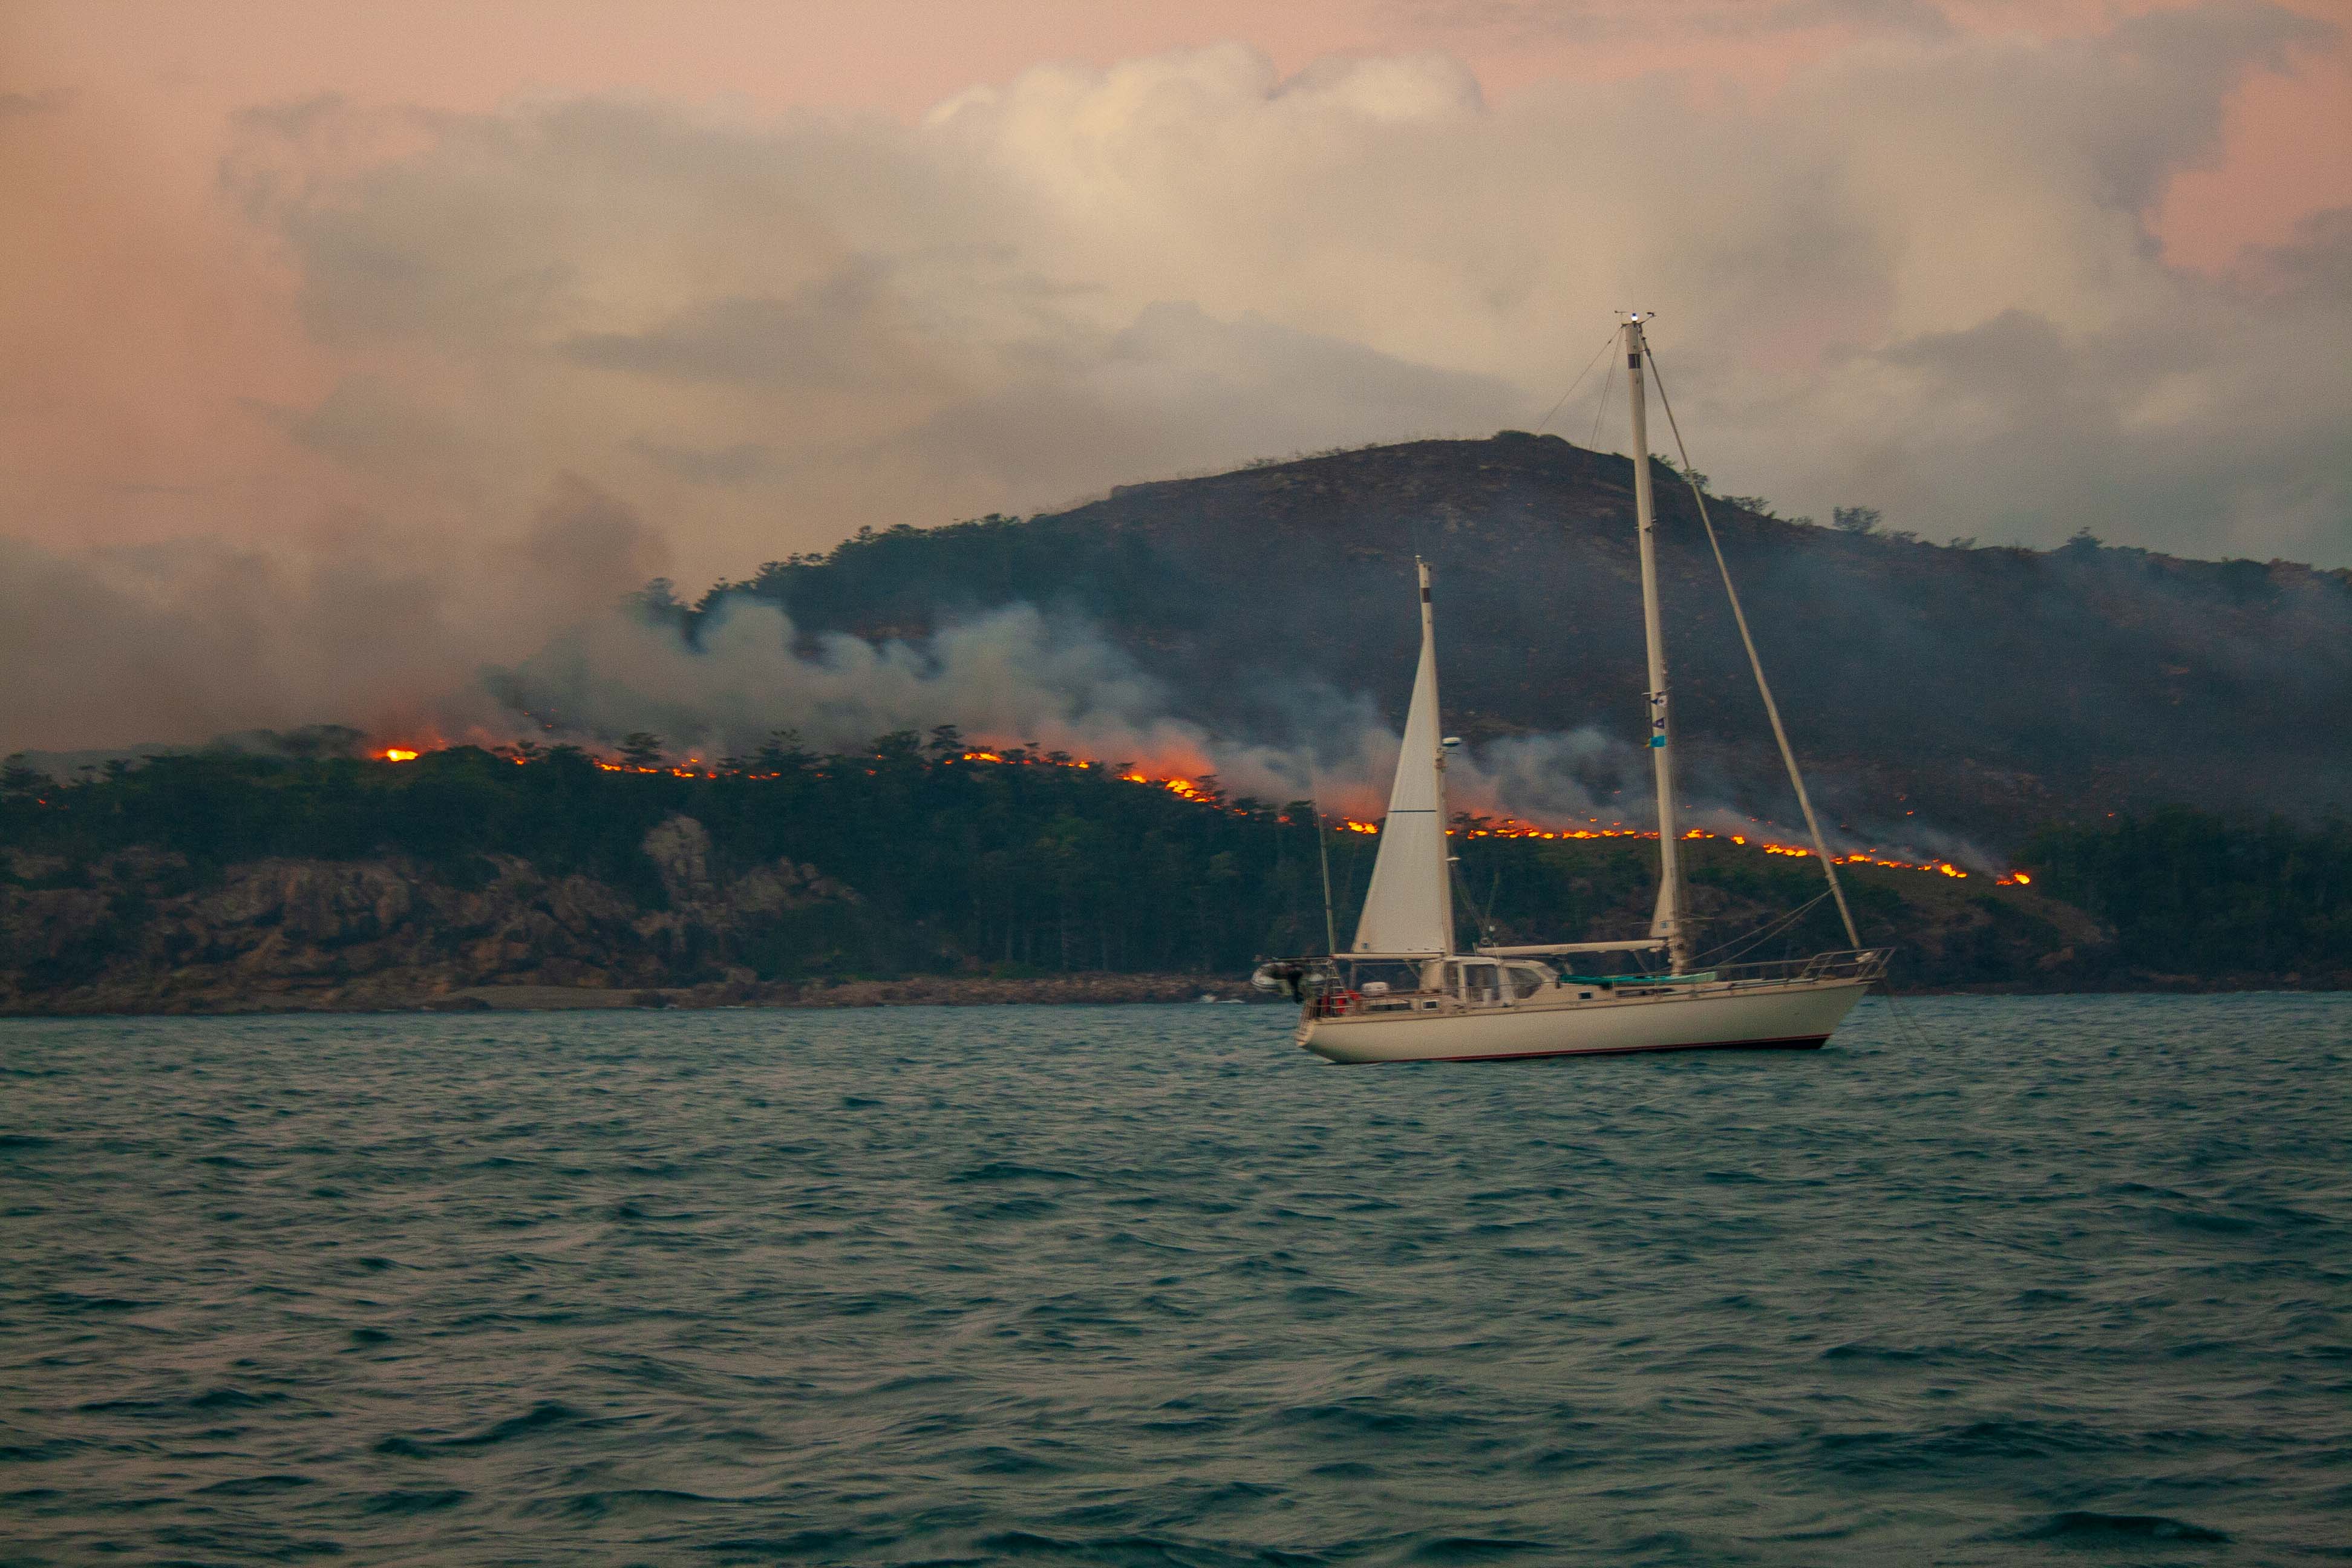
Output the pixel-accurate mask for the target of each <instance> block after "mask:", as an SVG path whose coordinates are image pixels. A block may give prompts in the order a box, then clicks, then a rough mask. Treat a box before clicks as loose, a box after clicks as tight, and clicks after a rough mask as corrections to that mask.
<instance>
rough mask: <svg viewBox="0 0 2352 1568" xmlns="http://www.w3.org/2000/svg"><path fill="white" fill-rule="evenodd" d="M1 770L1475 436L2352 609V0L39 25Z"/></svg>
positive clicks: (373, 16)
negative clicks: (2296, 578) (664, 589)
mask: <svg viewBox="0 0 2352 1568" xmlns="http://www.w3.org/2000/svg"><path fill="white" fill-rule="evenodd" d="M0 190H5V195H6V200H5V204H0V221H5V225H6V229H5V244H0V277H5V288H0V658H5V662H6V663H7V665H8V667H9V668H11V669H12V670H13V671H15V672H16V679H13V680H12V681H11V682H9V683H8V685H9V687H10V689H9V690H7V691H5V692H0V749H16V748H17V747H27V746H32V747H44V748H53V749H67V748H72V747H80V746H106V745H119V744H131V743H135V742H142V741H158V740H193V739H201V738H203V736H205V735H206V734H211V733H217V732H219V731H224V730H230V729H236V728H241V727H247V726H255V725H272V726H285V725H289V724H294V723H300V722H310V721H350V722H358V723H362V724H365V725H370V726H374V727H378V728H381V727H382V726H383V725H384V724H387V723H391V722H394V721H397V718H398V716H399V715H400V714H401V713H402V712H403V711H404V710H408V709H414V708H419V707H421V706H425V705H429V704H430V702H431V701H432V700H433V698H434V694H435V693H436V691H438V690H440V689H446V687H447V686H449V685H450V684H451V683H452V682H458V683H462V682H464V681H466V680H467V679H471V678H472V675H473V672H475V671H477V670H478V669H479V668H481V667H482V666H484V665H488V664H494V663H501V662H503V663H512V662H514V661H517V660H520V659H522V658H527V657H528V656H529V655H530V653H531V652H532V651H533V650H534V649H535V648H538V647H542V646H544V645H545V644H546V643H547V642H548V640H549V638H551V637H553V636H555V635H557V634H558V633H559V632H561V631H562V629H563V628H565V627H566V626H571V625H572V624H574V623H575V622H576V621H577V620H578V619H579V618H580V617H581V616H589V615H593V614H595V613H597V612H598V611H600V610H602V609H604V608H605V607H608V606H609V605H611V604H612V602H613V601H614V599H615V598H616V597H617V596H618V595H622V594H624V593H625V592H626V591H627V590H629V589H630V588H632V587H634V586H635V585H637V584H641V583H643V582H644V581H645V580H646V579H647V578H649V577H651V576H654V575H656V574H665V575H668V576H671V577H674V578H676V579H677V581H678V582H679V583H680V584H682V585H683V586H684V587H685V589H686V590H687V591H688V594H689V595H690V594H691V593H693V592H694V591H696V590H698V589H699V587H701V586H702V585H703V584H709V582H711V581H713V580H715V579H719V578H722V577H728V576H744V575H748V574H751V572H752V571H753V570H754V569H756V567H757V566H758V565H759V564H760V563H761V562H763V561H767V560H772V559H775V558H778V557H781V556H783V555H786V554H789V553H792V552H798V551H809V550H822V549H824V548H825V547H827V546H829V545H830V544H832V543H833V542H836V541H838V540H839V539H841V538H843V537H845V535H847V534H849V533H851V532H854V531H856V530H857V529H859V528H861V527H877V528H880V527H888V526H891V525H894V524H898V523H902V522H905V523H914V524H917V525H929V524H933V523H938V522H943V521H952V520H954V519H957V518H964V517H972V516H978V515H982V514H984V513H988V512H1000V511H1001V512H1008V513H1027V512H1032V511H1036V510H1050V509H1055V508H1058V507H1061V506H1066V505H1068V504H1072V503H1075V502H1077V501H1080V500H1086V499H1088V498H1090V497H1092V496H1095V495H1098V494H1101V493H1103V492H1105V491H1107V490H1108V489H1109V488H1110V487H1111V486H1112V485H1115V484H1120V483H1127V482H1131V481H1134V480H1138V479H1151V478H1160V477H1167V476H1171V475H1179V474H1187V473H1201V472H1211V471H1216V470H1219V469H1222V468H1229V467H1232V466H1235V465H1237V464H1240V463H1242V462H1244V461H1247V460H1250V459H1252V458H1262V457H1270V456H1271V457H1280V456H1284V455H1286V454H1289V453H1293V452H1304V451H1313V450H1318V449H1323V448H1327V447H1333V446H1341V445H1359V444H1362V443H1367V442H1373V441H1382V440H1392V439H1399V438H1404V437H1416V436H1432V435H1462V436H1483V435H1486V434H1489V433H1491V432H1492V431H1494V430H1496V429H1497V428H1505V427H1516V428H1530V427H1534V426H1536V425H1538V422H1540V421H1542V420H1544V419H1545V418H1546V417H1547V414H1548V411H1549V410H1551V409H1553V407H1554V405H1556V404H1557V405H1559V412H1558V414H1557V415H1556V416H1552V419H1553V422H1552V424H1551V426H1550V428H1553V429H1555V430H1557V431H1559V432H1560V433H1561V434H1564V435H1567V436H1568V437H1570V439H1573V440H1579V441H1586V440H1591V439H1594V438H1595V437H1594V432H1595V430H1596V428H1597V429H1598V431H1599V437H1598V439H1599V442H1600V444H1601V445H1604V446H1607V445H1611V444H1612V442H1615V441H1622V438H1623V428H1622V416H1618V417H1617V418H1616V419H1615V420H1613V421H1612V420H1609V419H1606V418H1603V419H1601V420H1600V421H1599V422H1598V423H1597V424H1596V411H1597V410H1596V404H1595V394H1596V392H1597V391H1598V387H1597V385H1596V383H1595V381H1594V380H1593V379H1591V378H1588V379H1587V380H1585V381H1584V382H1583V383H1582V384H1580V386H1578V388H1577V390H1576V392H1575V395H1573V396H1571V397H1570V398H1569V399H1568V400H1567V401H1566V402H1564V403H1563V402H1561V401H1560V399H1561V395H1562V393H1563V392H1566V391H1568V390H1569V389H1570V386H1571V384H1576V383H1577V378H1578V375H1579V373H1580V370H1581V369H1582V368H1583V367H1585V366H1586V365H1587V364H1589V363H1591V361H1592V359H1593V356H1594V353H1595V351H1596V350H1597V349H1598V348H1599V347H1600V345H1601V342H1603V340H1604V339H1605V337H1606V334H1607V333H1608V331H1610V329H1611V327H1612V323H1613V321H1614V320H1615V314H1614V313H1615V312H1616V311H1618V310H1625V309H1642V310H1654V311H1656V312H1658V319H1657V321H1655V323H1654V327H1653V328H1652V342H1653V343H1654V346H1655V348H1656V349H1657V351H1658V354H1659V358H1660V360H1661V362H1662V364H1663V366H1664V370H1665V372H1666V374H1667V375H1668V377H1669V386H1670V388H1671V389H1672V390H1673V391H1674V393H1675V395H1676V397H1677V400H1678V402H1677V408H1676V412H1677V413H1678V414H1679V415H1680V416H1681V419H1682V425H1683V428H1684V431H1685V435H1686V436H1687V437H1689V438H1690V440H1691V443H1692V457H1693V458H1694V460H1695V462H1696V466H1697V467H1699V468H1703V469H1705V470H1706V471H1707V472H1708V473H1709V474H1711V475H1712V476H1713V477H1714V480H1715V487H1716V489H1717V490H1718V491H1721V492H1724V493H1729V494H1744V495H1759V496H1763V497H1766V498H1768V499H1769V500H1771V501H1772V502H1773V503H1774V504H1776V505H1777V506H1778V507H1779V509H1780V510H1781V511H1782V512H1783V513H1786V514H1791V515H1811V516H1816V517H1821V518H1823V519H1826V518H1827V516H1828V515H1829V512H1830V510H1831V509H1832V507H1834V506H1838V505H1867V506H1874V507H1876V508H1878V509H1879V510H1881V511H1882V512H1883V513H1884V514H1885V519H1886V521H1887V523H1888V524H1889V525H1890V526H1894V527H1900V528H1908V529H1912V530H1914V531H1917V532H1919V533H1921V534H1923V535H1925V536H1927V537H1929V538H1932V539H1937V540H1942V539H1945V538H1948V537H1955V536H1962V537H1971V538H1975V539H1977V540H1979V541H1980V542H1985V543H2007V542H2021V543H2025V544H2030V545H2033V546H2036V547H2047V546H2049V545H2052V544H2054V543H2056V542H2060V541H2063V540H2064V539H2065V538H2067V537H2069V536H2070V535H2072V534H2074V532H2075V531H2077V530H2080V529H2088V530H2090V531H2092V532H2093V533H2095V534H2096V535H2098V536H2099V537H2101V538H2103V539H2105V540H2106V541H2108V542H2111V543H2124V544H2135V545H2141V546H2145V547H2147V548H2150V549H2157V550H2164V551H2169V552H2176V553H2181V554H2188V555H2195V556H2203V557H2224V556H2252V557H2254V558H2256V559H2268V558H2273V557H2285V558H2288V559H2293V560H2302V561H2309V562H2314V563H2318V564H2321V565H2326V566H2345V565H2352V459H2348V458H2347V455H2352V374H2347V370H2346V366H2347V364H2352V4H2346V3H2340V0H2339V3H2330V0H2281V3H2275V4H2266V3H2257V0H2221V3H2209V4H2167V5H2153V4H2138V3H2130V0H2126V3H2118V4H2075V3H2071V0H2037V3H2034V4H2010V3H2006V0H1949V3H1944V4H1939V3H1937V0H1886V3H1884V4H1874V3H1868V0H1667V3H1657V0H1653V3H1647V4H1633V3H1630V0H1562V3H1558V4H1538V3H1533V0H1293V3H1289V4H1284V5H1237V4H1229V3H1223V0H1200V3H1190V4H1172V3H1165V0H1131V3H1128V4H1121V5H1100V4H1092V3H1078V0H1034V3H1024V4H1011V3H991V0H959V3H933V0H865V3H861V4H856V5H847V4H844V5H817V4H749V3H743V0H699V3H697V0H675V3H668V4H658V5H656V4H634V3H620V0H607V3H604V4H598V3H596V0H562V3H560V4H559V3H554V0H549V3H534V0H512V3H509V4H505V5H494V6H483V5H473V4H456V3H446V4H445V3H439V0H405V3H403V4H398V5H393V4H380V5H379V4H365V3H360V0H350V3H346V4H342V5H333V6H320V5H312V4H290V3H286V0H209V3H208V4H206V5H202V6H189V5H177V4H170V5H166V4H109V3H106V0H75V3H70V4H44V3H41V0H14V3H13V4H9V5H5V6H0Z"/></svg>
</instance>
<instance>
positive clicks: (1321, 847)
mask: <svg viewBox="0 0 2352 1568" xmlns="http://www.w3.org/2000/svg"><path fill="white" fill-rule="evenodd" d="M1307 808H1308V810H1309V812H1310V813H1311V814H1312V816H1313V817H1314V820H1315V852H1316V854H1318V856H1320V857H1321V858H1322V860H1323V944H1324V945H1323V950H1324V951H1325V952H1339V925H1338V924H1337V923H1336V922H1335V921H1333V920H1332V918H1331V839H1330V837H1329V836H1328V834H1327V833H1326V832H1325V830H1324V827H1323V803H1322V801H1321V800H1320V799H1317V800H1311V801H1308V802H1307Z"/></svg>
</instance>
